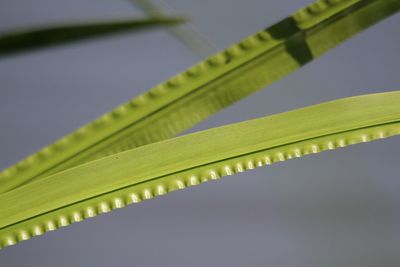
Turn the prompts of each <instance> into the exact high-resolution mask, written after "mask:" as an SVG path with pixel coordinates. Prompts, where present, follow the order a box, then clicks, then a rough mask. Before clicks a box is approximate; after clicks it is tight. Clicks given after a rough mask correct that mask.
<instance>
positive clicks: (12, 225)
mask: <svg viewBox="0 0 400 267" xmlns="http://www.w3.org/2000/svg"><path fill="white" fill-rule="evenodd" d="M398 103H400V91H393V92H387V93H380V94H373V95H366V96H359V97H352V98H346V99H341V100H336V101H332V102H327V103H323V104H319V105H315V106H310V107H306V108H302V109H297V110H293V111H289V112H285V113H280V114H276V115H272V116H267V117H264V118H259V119H254V120H250V121H245V122H241V123H235V124H231V125H227V126H223V127H218V128H214V129H209V130H205V131H202V132H198V133H194V134H189V135H186V136H181V137H177V138H174V139H170V140H166V141H163V142H158V143H154V144H150V145H147V146H143V147H140V148H136V149H133V150H130V151H126V152H121V153H118V154H115V155H113V156H109V157H106V158H103V159H100V160H96V161H92V162H90V163H86V164H83V165H81V166H78V167H75V168H72V169H69V170H66V171H63V172H60V173H58V174H54V175H53V176H51V177H47V178H45V179H43V180H39V181H36V182H33V183H30V184H27V185H25V186H23V187H19V188H17V189H15V190H13V191H10V192H8V193H5V194H2V195H0V247H1V246H6V245H10V244H13V243H15V242H17V241H20V240H23V239H24V238H25V237H26V236H28V233H32V232H34V231H36V230H35V229H41V230H40V231H41V232H43V233H44V232H46V231H47V230H48V227H49V226H48V223H49V222H50V223H51V225H54V226H55V227H56V226H59V227H61V226H65V225H68V224H69V223H72V222H75V221H80V220H82V219H84V218H88V217H93V216H95V215H97V214H101V213H104V212H107V211H110V210H112V209H113V208H119V207H123V206H125V205H127V204H129V203H133V202H137V201H140V200H141V199H143V200H144V199H149V198H152V197H153V196H156V195H162V194H165V193H167V192H170V191H174V190H177V189H182V188H185V187H187V186H191V185H197V184H199V183H201V182H204V181H208V180H215V179H218V178H219V177H220V176H225V175H230V174H234V173H236V172H240V171H244V170H247V169H253V168H255V167H260V166H263V165H269V164H271V163H274V162H280V161H284V160H286V159H291V158H297V157H301V156H304V155H307V154H311V153H319V152H321V151H324V150H332V149H335V148H339V147H343V146H347V145H351V144H356V143H361V142H369V141H372V140H375V139H381V138H386V137H389V136H394V135H399V134H400V106H399V104H398ZM171 148H173V149H171ZM27 196H29V197H27ZM135 198H136V200H135ZM56 228H57V227H56ZM24 236H25V237H24ZM10 240H11V241H10ZM10 242H11V243H10Z"/></svg>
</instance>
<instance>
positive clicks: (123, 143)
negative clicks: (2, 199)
mask: <svg viewBox="0 0 400 267" xmlns="http://www.w3.org/2000/svg"><path fill="white" fill-rule="evenodd" d="M399 9H400V1H398V0H379V1H371V0H362V1H361V0H358V1H357V0H338V1H318V2H316V3H314V4H312V5H310V6H308V7H307V8H304V9H301V10H300V11H297V12H296V13H295V14H293V15H292V16H290V17H288V18H286V19H284V20H282V21H281V22H279V23H277V24H275V25H273V26H271V27H269V28H267V29H265V30H263V31H261V32H258V33H256V34H255V35H252V36H250V37H248V38H246V39H244V40H243V41H241V42H240V43H238V44H236V45H233V46H232V47H229V48H228V49H226V50H225V51H222V52H221V53H218V54H216V55H215V56H213V57H211V58H209V59H206V60H205V61H203V62H201V63H199V64H197V65H195V66H193V67H191V68H190V69H188V70H187V71H185V72H183V73H181V74H179V75H177V76H175V77H173V78H171V79H170V80H168V81H167V82H165V83H162V84H160V85H158V86H156V87H155V88H153V89H151V90H150V91H149V92H146V93H144V94H143V95H141V96H139V97H138V98H136V99H134V100H132V101H129V102H127V103H125V104H123V105H121V106H120V107H118V108H116V109H115V110H113V111H112V112H110V113H108V114H105V115H104V116H102V117H100V118H99V119H97V120H95V121H94V122H93V123H91V124H89V125H86V126H84V127H82V128H80V129H79V130H77V131H76V132H74V133H72V134H70V135H68V136H66V137H64V138H62V139H61V140H59V141H58V142H56V143H54V144H53V145H50V146H48V147H46V148H44V149H43V150H41V151H39V152H38V153H37V154H34V155H32V156H30V157H28V158H27V159H25V160H23V161H21V162H19V163H18V164H16V165H14V166H12V167H10V168H8V169H6V170H4V171H3V172H2V173H0V193H1V192H6V191H9V190H11V189H13V188H16V187H18V186H20V185H22V184H27V183H29V182H32V181H35V180H37V179H41V178H44V177H46V176H48V175H50V174H54V173H56V172H59V171H62V170H66V169H68V168H70V167H73V166H77V165H79V164H82V163H85V162H89V161H91V160H94V159H99V158H101V157H104V156H106V155H110V154H114V153H117V152H121V151H124V150H128V149H131V148H134V147H138V146H142V145H145V144H150V143H153V142H156V141H160V140H165V139H168V138H170V137H173V136H175V135H177V134H178V133H181V132H182V131H184V130H186V129H188V128H190V127H192V126H193V125H195V124H196V123H198V122H200V121H202V120H204V119H205V118H207V117H208V116H210V115H211V114H213V113H215V112H217V111H219V110H220V109H222V108H224V107H226V106H228V105H230V104H232V103H234V102H236V101H238V100H240V99H242V98H243V97H245V96H247V95H249V94H251V93H253V92H256V91H257V90H259V89H261V88H263V87H264V86H266V85H268V84H270V83H272V82H274V81H276V80H278V79H280V78H282V77H284V76H285V75H287V74H289V73H291V72H292V71H294V70H296V69H298V68H299V67H301V66H302V65H304V64H305V63H307V62H309V61H310V60H312V59H314V58H316V57H318V56H320V55H321V54H322V53H323V52H325V51H328V50H329V49H330V48H333V47H334V46H336V45H338V44H340V43H341V42H342V41H344V40H346V39H347V38H349V37H351V36H353V35H354V34H356V33H358V32H360V31H362V30H364V29H365V28H367V27H368V26H370V25H372V24H374V23H376V22H378V21H380V20H381V19H383V18H385V17H388V16H389V15H391V14H394V13H396V12H397V11H398V10H399Z"/></svg>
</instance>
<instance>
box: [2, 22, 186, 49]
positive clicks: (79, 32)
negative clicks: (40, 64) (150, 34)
mask: <svg viewBox="0 0 400 267" xmlns="http://www.w3.org/2000/svg"><path fill="white" fill-rule="evenodd" d="M182 22H184V20H183V19H182V18H172V17H171V18H167V17H160V18H151V19H125V20H121V19H119V20H111V21H97V22H90V23H79V24H78V23H76V24H69V25H58V26H51V27H40V28H35V29H25V30H19V31H14V32H9V33H4V34H2V35H0V56H6V55H10V54H14V53H17V52H23V51H27V50H32V49H35V48H40V47H48V46H52V45H59V44H63V43H67V42H72V41H78V40H83V39H87V38H91V37H95V36H101V35H106V34H111V33H117V32H124V31H134V30H142V29H144V28H149V27H155V26H163V25H173V24H178V23H182Z"/></svg>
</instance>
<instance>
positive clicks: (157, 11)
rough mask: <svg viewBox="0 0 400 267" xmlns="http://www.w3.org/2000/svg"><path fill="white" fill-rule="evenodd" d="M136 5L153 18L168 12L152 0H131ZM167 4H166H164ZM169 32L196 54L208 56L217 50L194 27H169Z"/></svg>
mask: <svg viewBox="0 0 400 267" xmlns="http://www.w3.org/2000/svg"><path fill="white" fill-rule="evenodd" d="M130 1H131V2H132V3H133V4H134V5H135V6H136V7H138V8H139V9H141V10H142V11H144V12H145V13H146V14H147V15H149V16H150V17H151V18H159V17H164V16H165V15H166V14H165V13H164V11H163V9H161V8H159V7H158V6H157V5H156V4H154V3H153V2H152V1H151V0H130ZM164 6H165V4H164ZM168 9H170V8H168ZM167 30H168V32H169V33H170V34H171V35H172V36H173V37H175V38H176V39H177V40H179V41H180V42H181V43H183V44H184V45H185V46H186V47H187V48H189V49H190V50H191V51H192V52H193V53H194V54H195V55H197V56H200V57H202V58H203V57H208V56H210V55H211V54H213V53H214V52H215V49H214V48H213V46H212V45H211V43H210V42H209V41H208V40H207V39H206V38H205V37H204V36H202V35H200V34H199V33H198V32H196V31H195V30H194V29H193V28H192V27H190V26H188V25H187V24H186V25H182V26H178V27H176V26H174V27H167Z"/></svg>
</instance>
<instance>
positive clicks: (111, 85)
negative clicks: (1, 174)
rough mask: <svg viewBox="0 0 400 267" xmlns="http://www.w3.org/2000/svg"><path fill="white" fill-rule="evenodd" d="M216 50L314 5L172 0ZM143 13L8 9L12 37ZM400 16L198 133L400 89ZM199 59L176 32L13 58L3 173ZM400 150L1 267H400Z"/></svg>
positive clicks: (71, 239)
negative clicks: (16, 31)
mask: <svg viewBox="0 0 400 267" xmlns="http://www.w3.org/2000/svg"><path fill="white" fill-rule="evenodd" d="M165 2H167V3H168V4H169V5H170V6H171V7H173V8H174V9H175V10H177V11H181V13H186V14H189V15H190V16H191V17H192V18H193V25H194V27H195V29H196V30H197V31H199V32H200V33H202V34H203V35H204V36H205V37H207V38H208V39H209V40H210V41H211V42H212V43H213V44H214V45H215V47H216V48H217V49H221V48H223V47H224V46H226V45H229V44H230V43H232V42H235V41H238V40H240V39H241V38H243V37H245V36H246V35H248V34H251V33H253V32H255V31H257V30H258V29H260V28H264V27H265V26H268V25H270V24H272V23H274V22H276V21H277V20H279V19H281V18H283V17H285V16H286V15H288V14H290V13H291V12H293V11H294V10H296V9H297V8H300V7H302V6H304V5H305V4H307V3H308V1H294V0H292V1H290V0H273V1H266V0H263V1H261V0H258V1H257V0H247V1H240V0H234V1H233V0H213V1H205V0H203V1H188V0H168V1H165ZM140 14H142V13H141V12H139V11H138V10H137V9H135V8H134V7H132V5H131V4H130V3H129V2H127V1H123V0H118V1H107V0H69V1H65V0H64V1H62V0H36V1H28V0H0V31H3V30H6V29H12V28H14V27H17V26H27V25H36V24H40V23H47V22H49V23H50V22H51V23H53V22H62V21H70V20H76V19H99V18H110V17H118V16H130V15H140ZM399 25H400V17H399V16H394V17H391V18H390V19H388V20H386V21H384V22H382V23H380V24H379V25H377V26H375V27H373V28H371V29H369V30H368V31H367V32H364V33H362V34H361V35H358V36H357V37H355V38H354V39H352V40H350V41H348V42H347V43H345V44H344V45H342V46H340V47H339V48H337V49H335V50H334V51H332V52H330V53H329V54H327V55H325V56H324V57H322V58H320V59H318V60H317V61H315V62H312V63H311V64H310V65H307V66H306V67H304V68H303V69H301V70H299V71H297V72H296V73H294V74H292V75H290V76H289V77H287V78H285V79H284V80H282V81H280V82H278V83H276V84H274V85H272V86H270V87H269V88H268V89H266V90H263V91H261V92H259V93H257V94H255V95H253V96H251V97H249V98H247V99H245V100H243V101H241V102H240V103H238V104H236V105H234V106H232V107H230V108H228V109H226V110H224V111H223V112H221V113H219V114H217V115H215V116H213V117H212V118H210V119H209V120H207V121H206V122H204V123H202V124H201V125H199V126H198V127H196V128H195V130H199V129H205V128H209V127H212V126H217V125H221V124H225V123H229V122H236V121H240V120H245V119H249V118H254V117H260V116H263V115H266V114H272V113H277V112H282V111H285V110H288V109H293V108H297V107H302V106H305V105H310V104H315V103H319V102H322V101H327V100H333V99H336V98H341V97H346V96H353V95H359V94H364V93H372V92H381V91H385V90H396V89H398V84H399V81H400V78H399V68H400V63H399V59H400V56H399V55H398V53H397V52H398V48H399V42H400V34H399V33H400V28H399ZM198 59H199V58H197V57H196V56H194V55H193V54H192V53H191V52H190V51H189V50H188V49H187V48H185V47H184V46H183V45H182V44H180V43H179V42H178V41H176V40H175V39H174V38H172V37H171V36H170V35H169V34H167V33H166V32H165V31H164V30H155V31H151V32H142V33H139V34H123V35H118V36H114V37H107V38H101V39H96V40H90V41H85V42H81V43H79V44H71V45H67V46H60V47H56V48H52V49H48V50H42V51H38V52H34V53H29V54H24V55H18V56H12V57H8V58H1V59H0V85H1V87H0V92H1V94H0V122H1V124H0V169H2V168H5V167H7V166H8V165H10V164H12V163H14V162H16V161H18V160H20V159H22V158H23V157H24V156H26V155H28V154H30V153H32V152H35V151H36V150H38V149H39V148H41V147H42V146H44V145H46V144H48V143H50V142H52V141H54V140H56V139H57V138H59V137H60V136H62V135H64V134H66V133H68V132H70V131H72V130H74V129H75V128H77V127H79V126H81V125H82V124H84V123H86V122H89V121H90V120H92V119H94V118H95V117H97V116H99V115H100V114H102V113H104V112H106V111H108V110H110V109H111V108H113V107H115V106H116V105H118V104H120V103H122V102H124V101H126V100H128V99H130V98H132V97H134V96H135V95H137V94H138V93H139V92H142V91H145V90H147V89H148V88H150V87H152V86H153V85H155V84H157V83H158V82H161V81H163V80H165V79H166V78H168V77H169V76H171V75H173V74H175V73H176V72H178V71H181V70H184V69H185V68H187V67H188V66H190V65H192V64H194V63H196V61H198ZM399 148H400V139H399V138H398V137H397V138H391V139H387V140H383V141H378V142H374V143H369V144H366V145H359V146H354V147H350V148H345V149H340V150H336V151H333V152H327V153H322V154H318V155H315V156H309V157H305V158H302V159H299V160H293V161H288V162H285V163H281V164H276V165H273V166H271V167H268V168H261V169H258V170H255V171H251V172H247V173H244V174H241V175H236V176H233V177H227V178H224V179H222V180H221V181H218V182H212V183H206V184H203V185H202V186H199V187H194V188H190V189H188V190H183V191H180V192H176V193H172V194H169V195H167V196H165V197H162V198H158V199H155V200H151V201H146V202H144V203H142V204H140V205H132V206H129V207H127V208H124V209H121V210H117V211H114V212H111V213H109V214H106V215H102V216H99V217H96V218H95V219H90V220H86V221H84V222H82V223H78V224H74V225H72V226H70V227H67V228H63V229H61V230H58V231H55V232H52V233H49V234H46V235H44V236H42V237H39V238H34V239H33V240H30V241H27V242H22V243H19V244H18V245H16V246H12V247H9V248H6V249H4V250H2V251H0V266H1V267H3V266H5V267H9V266H10V267H11V266H41V267H44V266H60V267H64V266H99V267H100V266H171V267H172V266H230V267H231V266H296V267H299V266H353V267H354V266H360V267H361V266H363V267H365V266H393V267H394V266H396V267H397V266H399V264H400V244H399V243H400V226H399V225H400V206H399V205H400V196H399V192H400V177H399V173H400V165H399Z"/></svg>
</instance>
